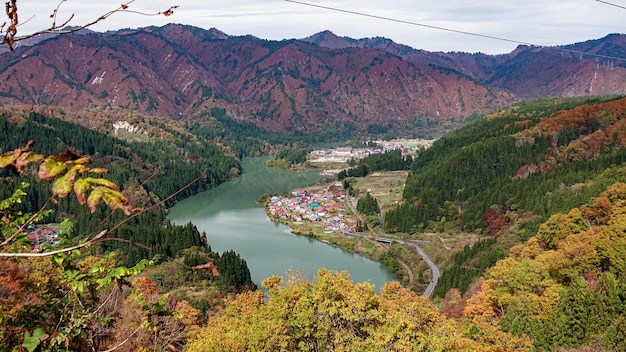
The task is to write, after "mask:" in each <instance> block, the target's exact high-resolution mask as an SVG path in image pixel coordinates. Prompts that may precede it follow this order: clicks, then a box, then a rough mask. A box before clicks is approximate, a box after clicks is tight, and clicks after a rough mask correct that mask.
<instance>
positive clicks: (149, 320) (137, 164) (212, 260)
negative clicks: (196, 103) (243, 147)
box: [0, 111, 256, 351]
mask: <svg viewBox="0 0 626 352" xmlns="http://www.w3.org/2000/svg"><path fill="white" fill-rule="evenodd" d="M0 128H1V129H2V130H3V132H4V135H5V137H6V138H3V139H1V140H0V153H4V154H2V156H0V165H1V166H2V168H0V175H2V178H1V179H0V183H1V184H2V186H0V199H3V201H1V202H0V214H1V215H2V223H1V226H0V229H1V232H0V241H1V242H2V244H0V248H1V250H0V252H2V253H3V254H4V255H3V256H4V257H7V256H8V258H7V259H3V258H0V287H2V289H0V290H1V291H2V294H1V295H0V296H1V297H0V341H2V343H1V344H0V351H5V350H6V351H11V350H28V351H34V350H57V349H63V350H65V349H69V350H87V349H89V350H94V349H95V350H105V349H107V348H109V347H111V346H115V345H116V344H117V343H119V342H123V341H127V340H128V338H129V336H128V333H130V331H132V330H134V333H133V335H134V336H135V339H134V343H131V344H128V345H127V347H126V348H129V349H137V348H142V346H143V347H146V346H152V348H156V349H161V348H167V346H168V345H171V346H177V347H176V348H181V347H182V346H183V344H184V342H185V341H186V333H185V329H186V328H187V326H190V325H193V324H192V323H194V324H195V323H198V322H200V321H203V320H205V319H206V315H207V314H208V313H209V311H210V310H212V309H215V306H216V305H217V304H219V302H220V300H221V299H220V297H221V296H222V295H227V294H232V293H236V292H241V291H244V290H250V289H255V288H256V285H255V284H254V283H253V282H252V280H251V276H250V271H249V269H248V266H247V264H246V262H245V260H244V259H243V258H241V257H240V256H239V255H238V254H236V253H234V252H232V251H230V252H226V253H222V254H221V255H220V254H219V253H214V252H212V251H211V248H210V245H209V244H208V243H207V241H206V237H205V236H204V234H201V233H199V232H198V230H197V229H196V227H195V226H193V225H191V224H187V225H185V226H176V225H172V224H171V223H170V222H169V220H167V218H166V212H165V210H166V206H168V205H171V204H173V202H175V201H176V200H179V199H182V198H183V197H187V196H189V195H193V194H195V193H197V192H199V191H202V190H205V189H209V188H211V187H214V186H216V185H218V184H220V183H221V182H224V181H226V180H228V179H230V178H232V177H234V176H237V175H238V174H239V172H240V170H239V169H240V166H239V165H240V164H239V160H238V159H236V158H234V157H232V156H228V155H227V153H225V152H224V149H223V147H221V146H218V145H215V144H213V143H209V142H203V141H202V140H200V139H193V138H190V137H188V136H187V137H188V138H184V139H183V138H181V139H169V140H157V141H154V142H127V141H124V140H121V139H118V138H115V137H112V136H111V135H108V134H104V133H102V132H97V131H94V130H90V129H87V128H84V127H82V126H80V125H76V124H73V123H68V122H65V121H61V120H59V119H55V118H49V117H46V116H44V115H42V114H39V113H36V112H30V113H25V114H23V115H19V114H12V115H10V114H9V113H8V112H6V111H3V113H2V115H1V116H0ZM29 141H35V142H34V143H32V142H29ZM16 148H17V149H16ZM31 148H32V151H31V150H30V149H31ZM44 157H45V160H44V161H43V162H41V166H40V167H39V171H37V169H36V168H35V167H34V166H32V167H31V165H32V164H35V163H36V161H37V160H39V159H41V158H44ZM29 163H30V164H29ZM86 165H89V166H86ZM42 170H45V172H43V171H42ZM42 172H43V173H42ZM90 173H91V174H93V173H95V174H104V175H105V177H106V179H105V178H96V177H94V176H89V174H90ZM42 175H45V176H42ZM81 175H82V176H81ZM42 177H44V178H42ZM50 178H51V179H52V180H54V182H52V183H50V182H46V180H48V179H50ZM79 182H80V183H79ZM66 183H67V188H66V186H64V184H66ZM90 183H91V186H88V185H89V184H90ZM72 184H73V186H72ZM118 184H119V185H120V187H118V186H117V185H118ZM72 187H73V188H72ZM118 189H123V190H124V193H119V192H117V190H118ZM87 192H90V194H89V199H87V200H86V199H85V198H86V196H87ZM98 192H99V193H98ZM177 192H178V193H177ZM69 193H76V196H75V197H73V196H67V195H68V194H69ZM81 197H82V200H81ZM100 199H101V200H102V202H98V200H100ZM85 202H87V203H88V204H89V207H87V206H86V205H83V204H84V203H85ZM98 203H102V204H101V205H98ZM105 203H106V205H105ZM120 204H121V205H120ZM124 204H127V205H128V207H127V206H126V205H124ZM131 204H132V209H131V208H130V206H131ZM122 205H124V206H123V207H122ZM116 208H119V209H122V208H123V209H124V212H121V211H119V210H117V211H116ZM52 209H53V210H52ZM31 223H32V224H38V223H43V224H47V223H52V224H61V225H60V226H61V228H62V231H61V234H60V241H59V242H60V243H59V245H58V247H56V248H67V247H70V248H74V247H76V248H79V247H80V248H81V250H78V249H77V250H73V251H64V250H62V249H61V250H56V248H55V247H45V246H48V245H45V246H44V251H43V252H40V253H39V254H41V255H40V258H37V259H27V260H24V259H20V257H19V256H20V255H21V254H22V253H21V252H23V251H25V250H26V251H28V250H30V247H31V245H30V243H29V242H28V240H27V236H26V235H27V232H26V231H25V230H26V225H28V224H31ZM55 226H57V225H55ZM16 229H17V230H16ZM102 229H105V230H104V231H102ZM99 231H102V232H100V234H104V233H105V232H106V236H105V237H98V236H100V235H94V234H96V233H98V232H99ZM96 239H97V240H96ZM50 251H60V253H59V254H55V255H54V256H52V255H49V256H48V255H47V254H46V252H50ZM15 252H18V253H17V254H11V253H15ZM16 255H17V258H12V257H15V256H16ZM46 256H47V258H46ZM185 286H186V287H187V288H188V289H186V290H181V287H185ZM195 288H198V291H197V292H195V293H194V291H195ZM200 288H202V289H201V290H200ZM185 314H187V319H185V318H183V316H184V315H185ZM194 317H195V318H194ZM142 321H143V323H142ZM137 324H139V326H140V327H142V329H143V330H141V329H136V328H134V327H133V328H132V329H131V328H130V327H129V326H136V325H137ZM144 328H145V329H144ZM140 330H141V331H140ZM125 334H126V335H125ZM131 336H132V335H131Z"/></svg>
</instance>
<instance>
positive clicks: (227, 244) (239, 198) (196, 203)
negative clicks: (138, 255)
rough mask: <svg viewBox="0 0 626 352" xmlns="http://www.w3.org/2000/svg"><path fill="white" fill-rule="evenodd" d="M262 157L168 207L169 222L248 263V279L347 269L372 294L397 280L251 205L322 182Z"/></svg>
mask: <svg viewBox="0 0 626 352" xmlns="http://www.w3.org/2000/svg"><path fill="white" fill-rule="evenodd" d="M265 160H267V159H266V158H248V159H244V160H243V163H242V166H243V169H244V172H243V175H242V176H240V177H238V178H236V179H234V180H231V181H229V182H227V183H224V184H222V185H220V186H218V187H216V188H214V189H212V190H209V191H206V192H202V193H200V194H198V195H196V196H193V197H190V198H188V199H185V200H183V201H181V202H179V203H178V204H176V205H175V206H174V207H173V208H171V209H170V214H169V219H170V220H171V221H172V222H173V223H175V224H181V225H182V224H186V223H188V222H191V223H193V224H194V225H196V226H197V227H198V230H200V232H205V233H206V235H207V239H208V242H209V245H210V246H211V249H212V250H213V251H217V252H219V253H223V252H225V251H227V250H229V249H232V250H234V251H235V252H237V253H239V254H240V255H241V257H242V258H243V259H245V260H246V262H247V263H248V267H249V268H250V273H251V275H252V280H253V281H254V282H255V283H256V284H257V285H259V286H260V284H261V281H263V279H265V278H266V277H269V276H272V275H284V274H285V272H286V271H287V270H295V271H298V272H300V273H302V274H304V275H305V276H307V277H308V278H309V279H311V278H313V277H314V276H315V274H316V273H317V270H318V268H319V267H325V268H326V269H331V270H339V271H341V270H347V271H348V272H349V273H350V277H351V278H352V280H353V281H354V282H363V281H370V282H371V283H373V284H375V285H376V290H377V291H379V289H380V288H381V287H382V285H383V284H384V283H385V282H387V281H392V280H397V278H396V277H395V275H393V273H391V272H390V271H389V270H388V269H387V268H386V267H385V266H383V265H381V264H379V263H377V262H375V261H372V260H369V259H367V258H365V257H362V256H360V255H356V254H354V253H352V252H349V251H346V250H343V249H340V248H336V247H333V246H330V245H327V244H325V243H322V242H319V241H316V240H313V239H310V238H306V237H301V236H296V235H293V234H291V232H290V229H289V227H287V226H285V225H281V224H276V223H273V222H271V221H270V220H269V218H268V217H267V215H266V214H265V209H264V208H263V207H262V206H261V205H259V204H256V200H257V199H259V197H261V196H262V195H264V194H278V193H283V192H287V191H290V190H293V189H296V188H299V187H304V186H307V185H310V184H312V183H314V182H316V181H318V180H320V179H321V178H322V176H321V175H319V172H317V171H310V172H299V173H295V172H290V171H287V170H284V169H281V168H274V167H267V166H266V165H265Z"/></svg>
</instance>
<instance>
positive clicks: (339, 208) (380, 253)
mask: <svg viewBox="0 0 626 352" xmlns="http://www.w3.org/2000/svg"><path fill="white" fill-rule="evenodd" d="M406 176H407V173H406V171H389V172H376V173H373V174H371V175H368V176H366V177H362V178H358V179H354V180H352V181H353V182H352V185H351V189H352V191H351V192H352V195H348V194H347V193H346V191H345V190H344V189H343V185H342V183H340V182H334V181H333V182H327V183H324V184H315V185H312V186H307V187H303V188H300V189H296V190H293V191H291V192H289V193H286V194H283V195H272V196H267V197H266V198H265V199H264V200H263V204H264V206H265V209H266V213H267V215H268V217H269V218H270V219H271V220H272V221H274V222H277V223H281V224H284V225H287V226H289V228H290V229H291V232H292V233H293V234H296V235H300V236H304V237H308V238H313V239H315V240H318V241H321V242H324V243H328V244H330V245H333V246H337V247H340V248H342V249H345V250H349V251H351V252H353V253H356V254H359V255H362V256H365V257H367V258H369V259H372V260H375V261H377V262H380V263H382V264H384V265H386V266H387V267H388V268H389V269H390V270H391V271H392V272H394V274H395V275H396V276H397V277H398V279H399V280H401V281H402V282H403V283H404V284H405V285H406V286H410V287H411V288H413V289H414V290H415V292H419V293H422V292H424V291H425V290H426V287H427V286H428V285H429V284H430V283H431V281H432V279H433V277H432V274H431V273H433V270H431V268H430V266H429V265H427V264H428V263H426V262H425V261H424V260H423V259H422V258H421V257H420V256H419V255H418V254H417V253H416V252H415V251H414V249H413V248H414V246H408V245H406V243H407V242H405V241H404V240H402V239H401V238H398V237H394V236H387V235H385V234H383V232H382V230H381V228H380V225H379V224H380V221H378V220H377V219H368V218H367V217H363V216H362V215H361V214H358V212H357V211H356V209H355V208H356V204H357V202H358V198H359V197H360V195H362V194H364V193H365V192H370V194H371V195H372V196H374V197H375V198H376V199H377V200H378V201H379V204H380V205H381V209H383V210H386V209H388V208H390V207H392V206H395V205H396V204H397V203H398V202H399V201H400V200H401V198H402V189H403V187H404V180H405V179H406ZM357 230H359V231H357Z"/></svg>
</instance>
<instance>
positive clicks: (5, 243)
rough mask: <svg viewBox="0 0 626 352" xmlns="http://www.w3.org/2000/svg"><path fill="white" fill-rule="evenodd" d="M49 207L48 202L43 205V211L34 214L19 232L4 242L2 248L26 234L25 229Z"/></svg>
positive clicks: (0, 244) (1, 244)
mask: <svg viewBox="0 0 626 352" xmlns="http://www.w3.org/2000/svg"><path fill="white" fill-rule="evenodd" d="M47 206H48V202H46V204H44V205H43V207H41V209H39V210H38V211H37V212H36V213H34V214H33V215H31V217H30V218H29V219H28V220H27V221H26V222H25V223H23V224H22V226H20V227H19V228H18V229H17V231H15V232H14V233H13V234H12V235H11V236H9V238H7V239H6V240H4V241H3V242H2V243H0V247H4V246H6V245H7V244H9V242H11V241H13V240H14V239H15V237H17V235H19V234H20V233H22V232H24V229H26V227H27V226H28V225H29V224H30V223H32V222H33V220H35V219H36V218H37V217H38V216H39V214H41V212H42V211H44V209H46V207H47Z"/></svg>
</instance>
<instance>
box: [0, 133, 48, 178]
mask: <svg viewBox="0 0 626 352" xmlns="http://www.w3.org/2000/svg"><path fill="white" fill-rule="evenodd" d="M33 143H34V142H33V141H32V140H31V141H28V143H26V146H24V147H22V148H17V149H14V150H12V151H10V152H6V153H4V154H2V155H0V168H4V167H6V168H9V169H11V170H13V171H15V172H16V173H18V174H21V173H22V172H23V169H24V167H26V165H28V164H29V163H31V162H37V161H40V160H42V159H43V155H41V154H36V153H33V152H31V151H29V150H30V146H31V145H32V144H33Z"/></svg>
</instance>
